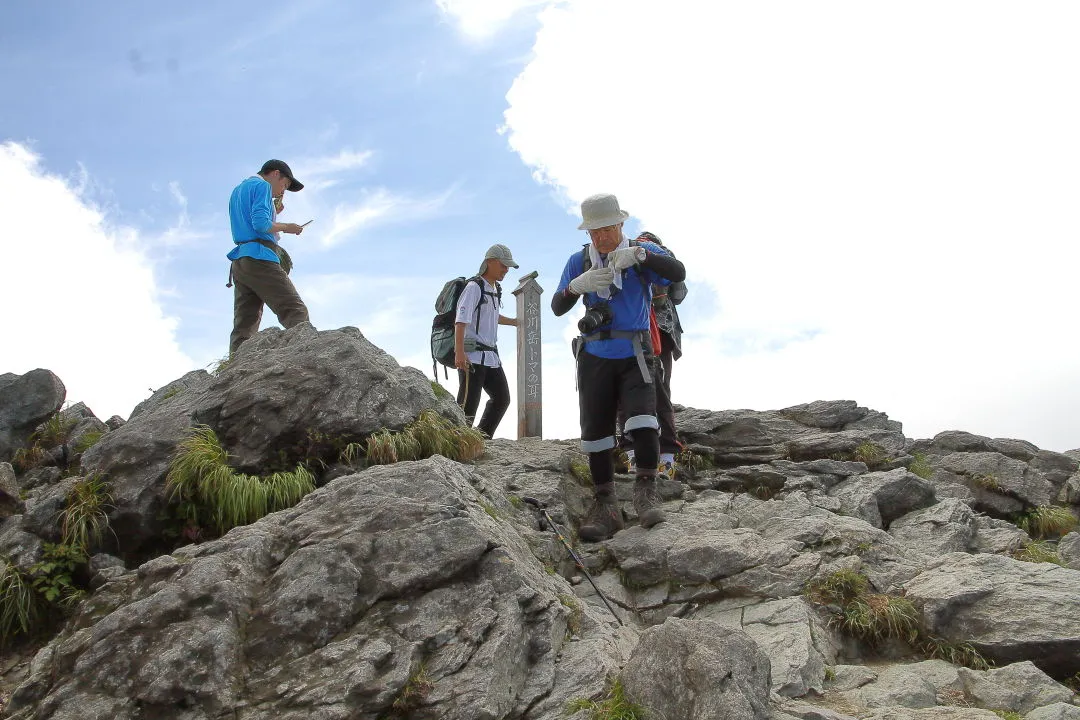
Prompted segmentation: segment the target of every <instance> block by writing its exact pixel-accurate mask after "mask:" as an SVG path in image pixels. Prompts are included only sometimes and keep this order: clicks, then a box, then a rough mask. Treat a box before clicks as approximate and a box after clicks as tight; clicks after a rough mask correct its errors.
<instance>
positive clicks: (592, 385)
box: [551, 194, 686, 542]
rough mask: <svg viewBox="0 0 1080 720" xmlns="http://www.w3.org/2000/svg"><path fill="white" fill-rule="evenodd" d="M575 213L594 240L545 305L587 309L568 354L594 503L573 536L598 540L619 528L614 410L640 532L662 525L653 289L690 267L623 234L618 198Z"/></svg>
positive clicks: (558, 310) (601, 199)
mask: <svg viewBox="0 0 1080 720" xmlns="http://www.w3.org/2000/svg"><path fill="white" fill-rule="evenodd" d="M581 217H582V223H581V225H579V226H578V229H579V230H585V231H587V232H588V235H589V240H590V243H589V244H587V245H585V247H584V248H583V249H582V250H581V251H580V252H576V253H574V254H573V255H571V256H570V259H569V260H568V261H567V263H566V267H565V268H564V269H563V274H562V279H561V280H560V281H559V287H558V289H557V290H556V292H555V294H554V295H553V296H552V298H551V309H552V311H553V312H554V313H555V314H556V315H559V316H561V315H565V314H566V313H567V312H569V311H570V309H571V308H573V307H574V305H576V304H577V301H578V299H579V298H581V299H582V302H583V303H584V304H585V308H586V312H585V315H584V317H582V318H581V320H579V321H578V330H579V331H580V332H581V335H580V336H579V337H577V338H575V339H574V342H573V344H572V349H573V352H574V357H575V358H576V359H577V387H578V406H579V409H580V419H581V449H582V450H583V451H585V452H586V453H588V456H589V470H590V472H591V473H592V478H593V484H594V486H595V500H594V503H593V506H592V508H591V509H590V511H589V514H588V516H587V517H586V518H585V521H584V522H583V523H582V525H581V527H580V528H578V537H580V538H581V539H582V540H585V541H588V542H596V541H599V540H606V539H607V538H609V537H611V536H612V535H613V534H615V532H616V531H618V530H621V529H622V527H623V518H622V511H621V510H620V508H619V504H618V500H617V499H616V497H615V466H614V458H613V457H612V448H614V447H615V430H616V427H615V425H616V415H617V412H618V410H619V408H620V407H621V408H622V409H623V410H624V411H625V412H626V416H627V417H626V423H625V425H624V430H625V432H626V433H628V434H629V435H630V436H631V437H632V438H633V439H634V449H635V451H636V460H637V470H636V474H635V480H634V494H633V502H634V510H635V511H636V512H637V514H638V518H639V521H640V523H641V526H642V527H644V528H650V527H652V526H654V525H656V524H657V523H660V522H663V521H664V520H665V515H664V511H663V510H662V509H661V507H660V505H661V500H660V496H659V494H658V493H657V491H656V470H657V465H658V461H659V456H660V441H659V433H658V432H657V431H658V428H659V423H658V422H657V419H656V390H655V383H656V368H655V366H656V358H655V356H654V352H653V346H652V338H651V332H650V325H649V309H650V307H651V304H652V288H653V286H654V285H660V286H667V285H669V284H670V283H672V282H681V281H682V280H684V279H685V277H686V269H685V268H684V267H683V264H682V263H681V262H679V261H678V260H676V259H675V258H674V257H672V256H671V255H670V253H668V252H667V251H666V250H665V249H664V248H662V247H661V246H659V245H657V244H655V243H653V242H649V241H637V240H634V241H630V240H628V239H627V238H626V237H625V236H624V235H623V232H622V228H623V222H624V221H625V220H626V219H627V218H628V217H630V214H629V213H627V212H625V211H624V210H622V209H621V208H620V207H619V201H618V199H617V198H616V197H615V196H614V195H608V194H601V195H593V196H591V197H588V198H586V199H585V200H584V201H583V202H582V203H581Z"/></svg>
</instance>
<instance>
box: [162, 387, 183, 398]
mask: <svg viewBox="0 0 1080 720" xmlns="http://www.w3.org/2000/svg"><path fill="white" fill-rule="evenodd" d="M181 390H183V388H181V387H180V386H179V385H174V386H172V387H171V388H169V389H168V390H166V391H165V394H164V395H162V396H161V399H162V400H168V399H169V398H174V397H176V396H177V395H179V394H180V391H181Z"/></svg>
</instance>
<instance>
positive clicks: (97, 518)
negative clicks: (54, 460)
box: [60, 475, 112, 555]
mask: <svg viewBox="0 0 1080 720" xmlns="http://www.w3.org/2000/svg"><path fill="white" fill-rule="evenodd" d="M111 503H112V495H111V494H110V493H109V486H108V484H107V483H106V482H105V481H104V480H103V479H101V477H100V476H98V475H91V476H89V477H85V478H82V479H80V480H77V481H76V482H75V485H74V486H73V487H72V488H71V492H70V493H68V496H67V502H66V504H65V506H64V510H63V512H61V513H60V535H61V537H62V538H63V539H62V540H61V542H62V544H64V545H68V546H71V547H74V548H77V549H79V550H81V551H82V552H83V554H85V555H89V554H90V552H91V550H92V548H94V547H95V546H97V545H100V544H101V541H102V539H103V538H104V537H105V531H106V530H107V529H108V528H109V515H108V511H109V508H111V507H112V505H111Z"/></svg>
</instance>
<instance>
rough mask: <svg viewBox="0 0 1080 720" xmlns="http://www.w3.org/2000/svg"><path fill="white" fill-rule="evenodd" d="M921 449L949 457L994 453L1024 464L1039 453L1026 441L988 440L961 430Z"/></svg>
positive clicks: (938, 437) (949, 432)
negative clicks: (962, 453) (958, 453)
mask: <svg viewBox="0 0 1080 720" xmlns="http://www.w3.org/2000/svg"><path fill="white" fill-rule="evenodd" d="M919 447H920V449H922V450H924V451H925V452H929V453H930V454H933V455H948V454H950V453H955V452H975V453H978V452H994V453H1000V454H1002V455H1005V456H1007V457H1011V458H1014V459H1016V460H1021V461H1023V462H1027V461H1029V460H1031V459H1032V458H1034V457H1035V455H1037V454H1038V452H1039V448H1037V447H1036V446H1035V445H1032V444H1031V443H1029V442H1027V441H1025V440H1012V439H1008V438H988V437H982V436H980V435H972V434H971V433H969V432H963V431H960V430H947V431H945V432H941V433H938V434H937V435H935V436H934V439H933V440H932V441H930V442H929V443H927V444H925V445H922V444H920V446H919Z"/></svg>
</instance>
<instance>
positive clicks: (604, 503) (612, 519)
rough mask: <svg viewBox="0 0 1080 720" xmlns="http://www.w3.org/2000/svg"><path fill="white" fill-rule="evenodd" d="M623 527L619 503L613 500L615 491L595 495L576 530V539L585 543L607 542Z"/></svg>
mask: <svg viewBox="0 0 1080 720" xmlns="http://www.w3.org/2000/svg"><path fill="white" fill-rule="evenodd" d="M623 527H625V525H624V523H623V519H622V510H620V509H619V501H618V500H616V499H615V489H614V488H612V489H611V492H606V493H597V494H596V500H595V501H594V502H593V506H592V507H591V508H590V509H589V514H588V515H587V516H586V517H585V522H583V523H581V527H579V528H578V537H579V538H581V539H582V540H584V541H585V542H599V541H601V540H607V539H608V538H609V537H611V536H612V535H614V534H615V533H616V531H618V530H622V529H623Z"/></svg>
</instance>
